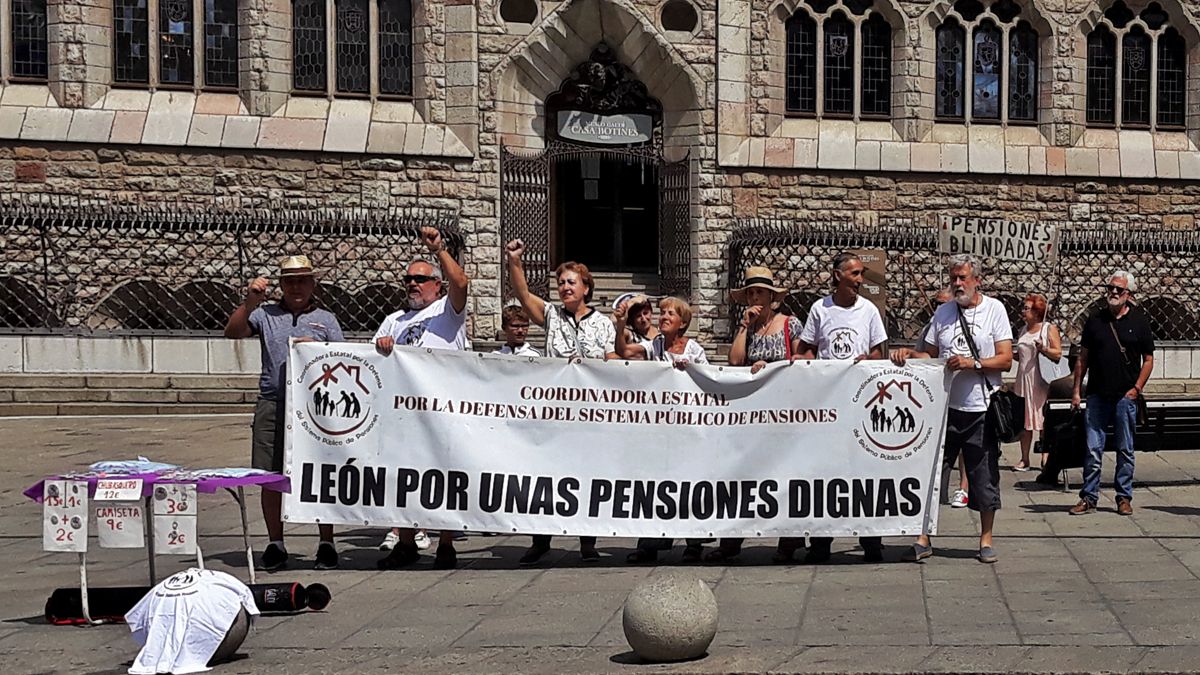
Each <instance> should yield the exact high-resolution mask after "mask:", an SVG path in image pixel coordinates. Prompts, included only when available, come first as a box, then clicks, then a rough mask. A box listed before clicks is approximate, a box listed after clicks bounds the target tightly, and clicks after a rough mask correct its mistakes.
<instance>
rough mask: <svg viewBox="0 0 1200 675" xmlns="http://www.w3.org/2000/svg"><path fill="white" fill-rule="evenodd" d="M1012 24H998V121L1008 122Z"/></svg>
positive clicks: (1010, 94)
mask: <svg viewBox="0 0 1200 675" xmlns="http://www.w3.org/2000/svg"><path fill="white" fill-rule="evenodd" d="M1011 28H1012V24H1006V25H1002V26H1000V58H999V61H1000V64H1001V65H1000V92H999V95H1000V123H1001V124H1004V125H1007V124H1008V104H1009V98H1010V97H1011V96H1012V91H1011V90H1010V89H1009V88H1008V78H1009V77H1011V76H1012V52H1011V51H1010V50H1011V49H1012V47H1011V40H1010V38H1011Z"/></svg>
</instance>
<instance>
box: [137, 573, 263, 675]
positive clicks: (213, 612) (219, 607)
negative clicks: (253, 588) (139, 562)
mask: <svg viewBox="0 0 1200 675" xmlns="http://www.w3.org/2000/svg"><path fill="white" fill-rule="evenodd" d="M242 609H245V610H246V612H247V613H248V614H249V615H250V616H255V615H257V614H258V607H257V606H256V605H255V604H254V595H253V594H252V593H251V592H250V589H249V588H248V587H247V586H246V584H243V583H242V582H241V581H238V580H237V579H236V578H235V577H233V576H230V575H228V574H226V573H224V572H217V571H214V570H202V569H197V568H194V567H193V568H191V569H187V570H184V571H182V572H178V573H176V574H172V575H171V576H169V577H167V578H166V579H164V580H163V581H162V582H161V583H159V584H158V585H157V586H155V587H154V588H152V589H150V592H149V593H147V594H146V595H145V597H143V598H142V599H141V600H139V601H138V603H137V604H136V605H134V606H133V609H131V610H129V612H128V613H127V614H125V623H127V624H129V630H130V631H131V632H132V633H133V639H134V641H135V642H137V643H138V644H139V645H141V647H142V649H141V651H139V652H138V655H137V658H135V659H134V660H133V665H131V666H129V671H128V672H129V673H130V674H131V675H154V674H155V673H180V674H182V673H201V672H204V671H206V670H208V669H209V668H208V661H209V659H211V658H212V656H213V654H215V653H216V651H217V647H218V646H220V644H221V641H222V640H224V639H225V633H226V631H228V630H229V628H230V626H232V625H233V620H234V619H235V618H236V617H237V615H238V612H239V611H241V610H242Z"/></svg>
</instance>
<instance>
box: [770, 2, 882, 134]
mask: <svg viewBox="0 0 1200 675" xmlns="http://www.w3.org/2000/svg"><path fill="white" fill-rule="evenodd" d="M873 4H874V3H873V2H872V1H871V0H805V4H803V5H801V6H800V8H799V9H797V10H796V12H795V13H794V14H792V16H791V17H789V18H788V19H787V21H786V22H785V23H784V31H785V35H786V43H785V44H786V52H785V67H786V72H785V77H784V107H785V109H786V110H787V112H788V113H791V114H799V115H816V114H820V115H824V116H828V117H847V118H871V117H875V118H881V117H882V118H886V117H888V116H890V115H891V110H892V101H891V98H892V88H891V81H892V27H891V25H890V24H888V22H887V19H885V18H884V17H883V16H882V15H881V14H879V13H878V12H877V11H876V10H875V9H873ZM818 47H819V48H818ZM856 63H858V64H860V66H859V68H857V69H856V68H855V64H856Z"/></svg>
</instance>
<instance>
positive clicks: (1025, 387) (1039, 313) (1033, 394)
mask: <svg viewBox="0 0 1200 675" xmlns="http://www.w3.org/2000/svg"><path fill="white" fill-rule="evenodd" d="M1021 318H1022V319H1024V320H1025V330H1024V331H1021V335H1020V337H1018V338H1017V344H1016V349H1014V350H1013V359H1014V360H1015V361H1016V362H1017V379H1016V382H1015V383H1014V386H1013V391H1014V392H1015V393H1016V394H1017V396H1020V397H1021V398H1023V399H1025V431H1023V432H1021V461H1020V462H1017V464H1016V465H1015V466H1013V471H1028V470H1029V468H1030V467H1029V446H1031V445H1033V438H1034V436H1035V435H1036V436H1037V437H1038V439H1039V440H1040V439H1041V436H1042V431H1043V429H1044V427H1045V422H1046V420H1045V418H1044V413H1043V409H1044V408H1045V406H1046V397H1047V396H1048V395H1049V393H1050V383H1049V382H1046V381H1045V380H1043V379H1042V372H1041V369H1040V368H1039V367H1038V356H1039V355H1044V356H1046V357H1047V358H1049V359H1050V360H1052V361H1057V360H1059V359H1060V358H1062V336H1061V335H1060V334H1059V332H1058V328H1056V327H1055V326H1054V324H1049V323H1046V298H1045V296H1042V295H1038V294H1037V293H1030V294H1029V295H1027V296H1025V302H1024V303H1022V305H1021ZM1041 463H1042V466H1045V465H1046V453H1042V462H1041Z"/></svg>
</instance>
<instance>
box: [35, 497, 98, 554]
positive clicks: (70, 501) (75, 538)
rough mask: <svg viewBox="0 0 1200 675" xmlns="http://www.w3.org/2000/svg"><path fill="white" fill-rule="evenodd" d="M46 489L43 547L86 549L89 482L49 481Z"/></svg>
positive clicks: (69, 550)
mask: <svg viewBox="0 0 1200 675" xmlns="http://www.w3.org/2000/svg"><path fill="white" fill-rule="evenodd" d="M42 489H43V493H42V494H43V496H42V550H43V551H58V552H73V553H84V552H86V551H87V536H88V484H87V481H74V480H48V481H46V484H45V486H44V487H43V488H42Z"/></svg>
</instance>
